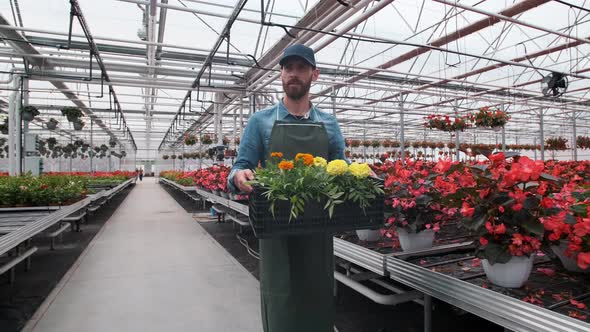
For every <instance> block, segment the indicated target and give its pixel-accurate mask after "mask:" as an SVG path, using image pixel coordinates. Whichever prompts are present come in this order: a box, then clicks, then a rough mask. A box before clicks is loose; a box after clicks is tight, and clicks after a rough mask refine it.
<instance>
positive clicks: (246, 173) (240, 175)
mask: <svg viewBox="0 0 590 332" xmlns="http://www.w3.org/2000/svg"><path fill="white" fill-rule="evenodd" d="M250 180H254V172H252V170H249V169H240V170H238V171H236V174H234V184H235V185H236V187H238V189H240V191H241V192H243V193H246V194H249V193H250V192H252V187H251V186H249V185H247V184H245V182H246V181H250Z"/></svg>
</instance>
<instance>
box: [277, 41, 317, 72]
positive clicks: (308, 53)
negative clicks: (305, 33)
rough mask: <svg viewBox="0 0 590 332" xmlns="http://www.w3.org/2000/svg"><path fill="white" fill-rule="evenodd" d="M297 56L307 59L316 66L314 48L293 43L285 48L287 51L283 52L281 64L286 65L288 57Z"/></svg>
mask: <svg viewBox="0 0 590 332" xmlns="http://www.w3.org/2000/svg"><path fill="white" fill-rule="evenodd" d="M296 56H297V57H300V58H302V59H303V60H305V61H307V62H308V63H309V64H310V65H312V66H313V67H316V65H315V55H314V52H313V50H312V49H311V48H309V47H307V46H305V45H303V44H293V45H291V46H289V47H287V48H286V49H285V51H284V52H283V56H282V57H281V60H280V61H279V65H281V66H282V65H284V64H285V61H286V60H287V58H290V57H296Z"/></svg>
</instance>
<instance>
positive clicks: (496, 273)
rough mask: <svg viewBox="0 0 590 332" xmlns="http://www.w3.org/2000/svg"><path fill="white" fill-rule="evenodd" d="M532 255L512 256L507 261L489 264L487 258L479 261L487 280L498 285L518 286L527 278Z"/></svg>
mask: <svg viewBox="0 0 590 332" xmlns="http://www.w3.org/2000/svg"><path fill="white" fill-rule="evenodd" d="M534 259H535V256H534V255H531V257H526V256H522V257H516V256H515V257H512V258H511V259H510V260H509V261H508V263H496V264H494V265H492V264H490V263H489V262H488V260H487V259H483V260H482V261H481V263H482V265H483V269H484V271H485V272H486V276H487V277H488V280H489V281H490V282H491V283H493V284H495V285H498V286H501V287H507V288H520V287H521V286H522V285H524V283H525V282H526V281H527V280H528V279H529V275H530V274H531V270H532V269H533V261H534Z"/></svg>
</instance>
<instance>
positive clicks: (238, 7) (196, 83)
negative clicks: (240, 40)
mask: <svg viewBox="0 0 590 332" xmlns="http://www.w3.org/2000/svg"><path fill="white" fill-rule="evenodd" d="M247 1H248V0H240V1H239V2H238V3H237V4H236V6H235V8H234V10H233V12H232V14H231V16H230V18H229V19H228V21H227V22H226V24H225V26H224V28H223V31H222V32H221V33H220V34H219V37H218V38H217V41H216V42H215V44H214V45H213V48H212V49H211V52H210V53H209V55H207V58H206V59H205V63H204V64H203V66H202V67H201V69H200V70H199V73H198V74H197V77H196V78H195V80H194V81H193V83H192V84H191V87H190V89H189V91H188V92H187V93H186V94H185V96H184V98H183V100H182V102H181V103H180V106H179V108H178V111H177V115H176V117H175V119H176V118H177V117H178V116H179V115H180V112H181V111H182V110H183V109H184V107H186V102H187V100H188V99H189V98H191V94H192V90H193V89H195V88H199V89H200V86H201V77H202V76H203V74H204V73H205V70H206V69H207V67H211V66H212V62H213V57H214V56H215V54H216V53H217V51H218V50H219V48H220V47H221V44H222V43H223V42H224V41H225V40H226V39H227V42H228V43H229V35H230V31H231V27H232V25H233V23H234V22H235V20H236V19H237V18H238V15H239V14H240V12H241V11H242V9H243V8H244V6H245V5H246V2H247ZM199 89H198V90H197V94H198V93H199ZM197 98H198V96H197ZM173 124H174V120H173V123H172V124H171V125H170V129H169V131H171V129H172V126H173ZM167 136H168V134H166V136H165V137H164V139H162V142H161V143H160V145H159V146H158V150H160V149H161V148H162V145H164V142H165V141H166V139H167V138H168V137H167Z"/></svg>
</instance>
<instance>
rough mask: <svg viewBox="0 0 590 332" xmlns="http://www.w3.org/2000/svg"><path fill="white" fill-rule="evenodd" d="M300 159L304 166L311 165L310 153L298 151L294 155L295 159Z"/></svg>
mask: <svg viewBox="0 0 590 332" xmlns="http://www.w3.org/2000/svg"><path fill="white" fill-rule="evenodd" d="M300 159H301V160H303V164H304V165H305V166H311V165H313V156H312V155H310V154H309V153H298V154H297V155H296V156H295V161H297V160H300Z"/></svg>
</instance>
